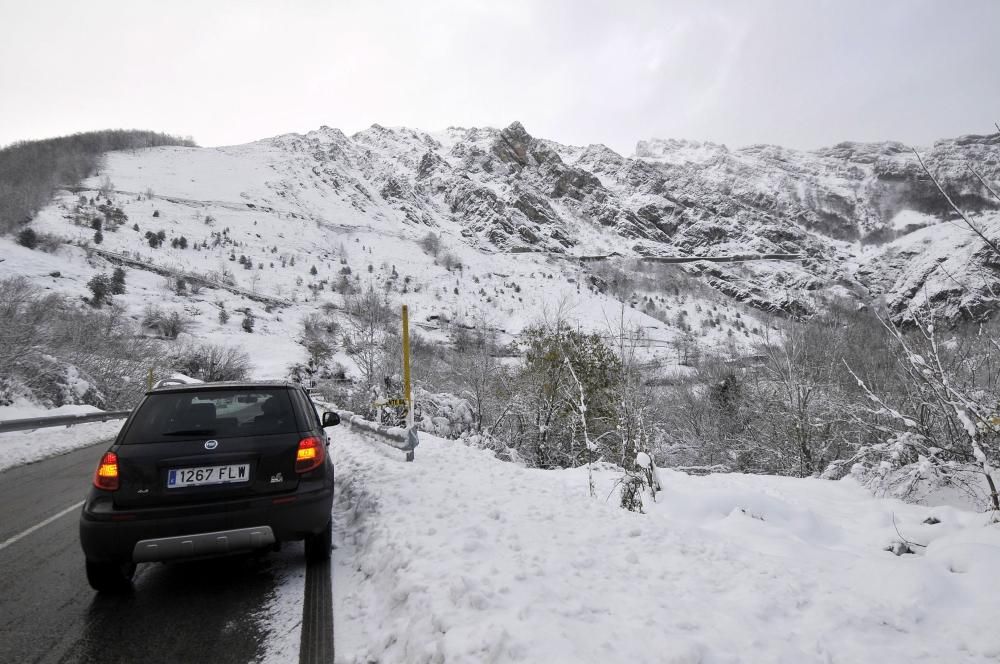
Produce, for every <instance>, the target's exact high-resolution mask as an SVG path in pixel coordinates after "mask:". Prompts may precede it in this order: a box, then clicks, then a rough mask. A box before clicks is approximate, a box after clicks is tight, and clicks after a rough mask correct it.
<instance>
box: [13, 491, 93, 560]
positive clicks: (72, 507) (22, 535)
mask: <svg viewBox="0 0 1000 664" xmlns="http://www.w3.org/2000/svg"><path fill="white" fill-rule="evenodd" d="M84 502H86V501H83V500H81V501H80V502H78V503H76V504H75V505H70V506H69V507H67V508H66V509H64V510H63V511H62V512H59V514H53V515H52V516H50V517H49V518H47V519H45V521H42V522H40V523H36V524H35V525H33V526H32V527H31V528H28V529H27V530H25V531H24V532H22V533H20V534H17V535H14V536H13V537H11V538H10V539H9V540H5V541H3V542H0V551H3V550H4V549H6V548H7V547H8V546H10V545H11V544H14V543H16V542H19V541H21V540H22V539H24V538H25V537H27V536H28V535H30V534H31V533H33V532H35V531H36V530H38V529H39V528H44V527H45V526H47V525H49V524H50V523H52V522H53V521H55V520H56V519H58V518H59V517H62V516H66V515H67V514H69V513H70V512H72V511H73V510H77V509H80V507H81V506H82V505H83V503H84Z"/></svg>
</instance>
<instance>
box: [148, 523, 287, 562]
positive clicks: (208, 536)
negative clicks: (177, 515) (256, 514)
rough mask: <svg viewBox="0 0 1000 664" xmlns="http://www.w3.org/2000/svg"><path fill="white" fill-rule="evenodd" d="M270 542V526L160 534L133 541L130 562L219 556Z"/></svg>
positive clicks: (272, 534)
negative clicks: (212, 531)
mask: <svg viewBox="0 0 1000 664" xmlns="http://www.w3.org/2000/svg"><path fill="white" fill-rule="evenodd" d="M271 544H274V533H273V532H272V531H271V527H270V526H260V527H258V528H239V529H237V530H220V531H218V532H214V533H198V534H195V535H179V536H177V537H160V538H157V539H147V540H139V541H138V542H136V544H135V548H134V549H132V562H134V563H148V562H154V561H158V560H174V559H176V558H200V557H202V556H219V555H224V554H227V553H237V552H239V551H252V550H254V549H260V548H262V547H265V546H269V545H271Z"/></svg>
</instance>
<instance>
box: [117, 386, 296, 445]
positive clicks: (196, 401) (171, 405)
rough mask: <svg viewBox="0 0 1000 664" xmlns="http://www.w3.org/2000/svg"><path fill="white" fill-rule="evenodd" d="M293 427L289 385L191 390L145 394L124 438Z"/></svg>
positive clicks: (237, 433) (250, 433)
mask: <svg viewBox="0 0 1000 664" xmlns="http://www.w3.org/2000/svg"><path fill="white" fill-rule="evenodd" d="M296 431H298V424H297V422H296V421H295V413H294V411H293V409H292V402H291V399H290V398H289V396H288V390H283V389H255V390H212V391H209V390H193V391H190V392H165V393H162V394H151V395H149V396H148V397H146V400H145V401H143V402H142V405H140V406H139V410H138V411H137V412H136V414H135V417H134V418H133V420H132V424H131V426H129V429H128V431H127V432H126V434H125V439H124V440H123V441H122V442H123V444H125V445H129V444H135V443H156V442H164V441H170V440H185V439H186V438H208V437H211V438H234V437H240V436H267V435H272V434H279V433H293V432H296Z"/></svg>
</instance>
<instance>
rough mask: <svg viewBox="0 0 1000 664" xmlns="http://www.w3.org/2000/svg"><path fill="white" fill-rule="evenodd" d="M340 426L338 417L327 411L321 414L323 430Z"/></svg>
mask: <svg viewBox="0 0 1000 664" xmlns="http://www.w3.org/2000/svg"><path fill="white" fill-rule="evenodd" d="M338 424H340V415H338V414H337V413H331V412H330V411H327V412H325V413H323V428H324V429H325V428H326V427H334V426H337V425H338Z"/></svg>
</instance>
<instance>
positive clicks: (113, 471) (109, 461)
mask: <svg viewBox="0 0 1000 664" xmlns="http://www.w3.org/2000/svg"><path fill="white" fill-rule="evenodd" d="M94 486H96V487H97V488H98V489H104V490H105V491H117V490H118V455H117V454H115V453H114V452H107V453H105V455H104V456H103V457H101V463H99V464H97V472H95V473H94Z"/></svg>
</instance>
